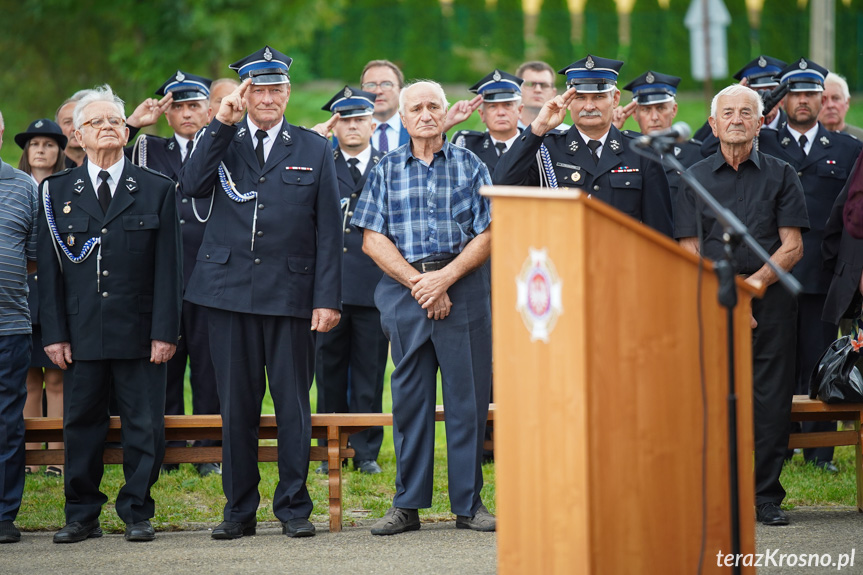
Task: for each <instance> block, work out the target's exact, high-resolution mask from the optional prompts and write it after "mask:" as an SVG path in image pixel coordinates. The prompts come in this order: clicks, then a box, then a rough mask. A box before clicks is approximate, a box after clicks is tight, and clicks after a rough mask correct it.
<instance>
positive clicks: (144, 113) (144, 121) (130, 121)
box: [126, 92, 174, 128]
mask: <svg viewBox="0 0 863 575" xmlns="http://www.w3.org/2000/svg"><path fill="white" fill-rule="evenodd" d="M173 102H174V93H173V92H168V93H167V94H165V95H164V96H162V99H161V100H157V99H155V98H147V99H146V100H144V101H143V102H141V103H140V104H138V107H137V108H135V111H134V112H132V115H131V116H129V117H128V118H126V124H127V125H129V126H132V127H135V128H144V127H146V126H152V125H153V124H155V123H156V122H158V121H159V116H161V115H162V114H164V113H165V110H167V109H168V108H169V107H170V106H171V104H172V103H173Z"/></svg>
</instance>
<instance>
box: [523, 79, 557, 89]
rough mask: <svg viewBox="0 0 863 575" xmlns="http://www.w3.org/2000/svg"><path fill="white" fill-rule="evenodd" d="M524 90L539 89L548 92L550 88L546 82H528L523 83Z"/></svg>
mask: <svg viewBox="0 0 863 575" xmlns="http://www.w3.org/2000/svg"><path fill="white" fill-rule="evenodd" d="M524 87H525V88H539V89H540V90H548V89H549V88H551V87H552V86H551V84H549V83H548V82H531V81H529V80H527V81H525V82H524Z"/></svg>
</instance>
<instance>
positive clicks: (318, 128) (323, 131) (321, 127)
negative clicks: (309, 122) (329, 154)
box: [312, 112, 342, 138]
mask: <svg viewBox="0 0 863 575" xmlns="http://www.w3.org/2000/svg"><path fill="white" fill-rule="evenodd" d="M341 117H342V115H341V114H339V113H338V112H337V113H335V114H333V117H332V118H330V119H329V120H327V121H326V122H321V123H320V124H315V125H314V126H312V130H314V131H315V132H317V133H318V134H320V135H322V136H323V137H325V138H329V137H330V135H331V134H330V132H332V130H333V128H334V127H335V125H336V124H337V123H338V121H339V119H340V118H341Z"/></svg>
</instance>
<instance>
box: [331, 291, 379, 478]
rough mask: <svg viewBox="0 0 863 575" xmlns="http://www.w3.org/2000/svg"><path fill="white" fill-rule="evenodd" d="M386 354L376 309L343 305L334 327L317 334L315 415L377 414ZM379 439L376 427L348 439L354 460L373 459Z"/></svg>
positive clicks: (377, 451)
mask: <svg viewBox="0 0 863 575" xmlns="http://www.w3.org/2000/svg"><path fill="white" fill-rule="evenodd" d="M388 350H389V342H388V341H387V338H386V336H385V335H384V332H383V330H381V314H380V312H379V311H378V310H377V308H375V307H368V306H357V305H344V306H343V309H342V317H341V320H339V324H338V325H337V326H336V327H334V328H333V329H332V330H330V331H329V332H327V333H319V334H318V336H317V345H316V352H315V381H316V382H317V386H318V413H381V412H382V411H383V394H384V374H385V373H386V368H387V351H388ZM349 384H350V386H349ZM383 439H384V430H383V428H382V427H372V428H370V429H367V430H365V431H360V432H359V433H354V434H353V435H351V438H350V441H351V447H353V448H354V451H355V452H356V455H354V461H364V460H367V459H372V460H375V459H377V458H378V453H379V452H380V449H381V443H382V442H383Z"/></svg>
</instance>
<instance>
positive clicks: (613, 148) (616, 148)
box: [608, 140, 620, 152]
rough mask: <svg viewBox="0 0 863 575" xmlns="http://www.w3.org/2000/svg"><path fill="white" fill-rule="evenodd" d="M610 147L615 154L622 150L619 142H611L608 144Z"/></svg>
mask: <svg viewBox="0 0 863 575" xmlns="http://www.w3.org/2000/svg"><path fill="white" fill-rule="evenodd" d="M608 145H609V147H611V149H612V150H614V151H615V152H616V151H617V150H619V149H620V144H619V143H617V140H612V141H611V142H609V143H608Z"/></svg>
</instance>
